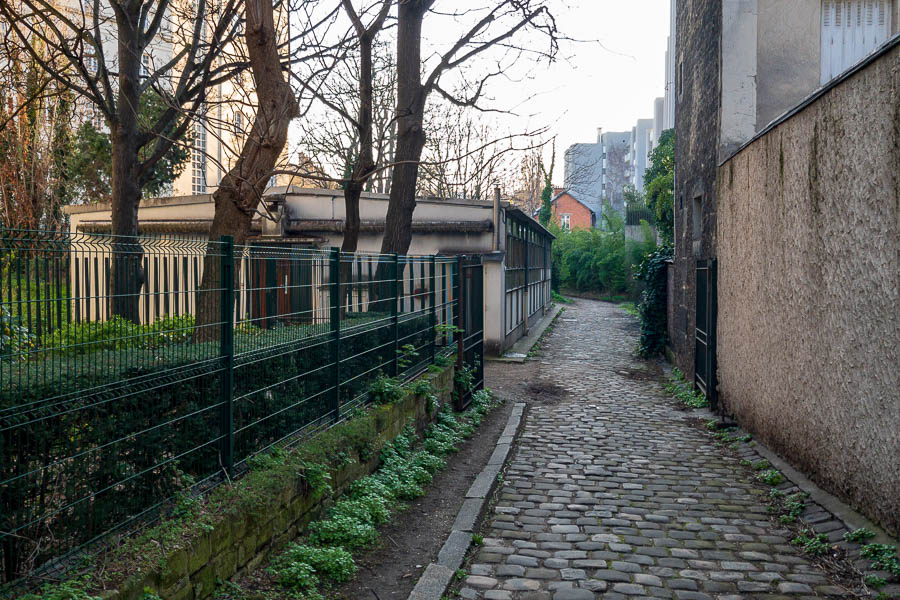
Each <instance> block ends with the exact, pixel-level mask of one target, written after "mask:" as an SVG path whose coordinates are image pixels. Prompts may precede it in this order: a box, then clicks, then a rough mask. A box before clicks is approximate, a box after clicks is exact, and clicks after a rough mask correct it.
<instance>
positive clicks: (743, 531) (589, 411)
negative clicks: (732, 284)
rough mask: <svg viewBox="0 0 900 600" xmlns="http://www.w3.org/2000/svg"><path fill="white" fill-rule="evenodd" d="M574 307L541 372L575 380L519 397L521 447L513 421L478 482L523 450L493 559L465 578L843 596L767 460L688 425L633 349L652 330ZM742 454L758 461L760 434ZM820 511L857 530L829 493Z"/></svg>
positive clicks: (621, 589)
mask: <svg viewBox="0 0 900 600" xmlns="http://www.w3.org/2000/svg"><path fill="white" fill-rule="evenodd" d="M567 310H568V311H571V315H572V316H573V318H572V320H571V321H566V322H560V323H559V324H558V325H557V327H556V328H555V329H554V330H553V332H552V333H551V334H550V335H549V336H548V337H547V338H546V342H545V343H544V344H543V345H542V350H541V358H540V359H539V360H538V361H534V362H532V363H530V364H531V365H533V368H532V370H530V371H528V377H534V378H535V381H541V382H542V383H547V384H555V385H556V386H559V387H560V388H563V389H564V390H565V391H566V392H567V393H566V394H565V395H562V394H560V395H558V396H555V397H552V398H551V397H550V396H549V395H545V396H544V397H542V398H539V399H535V400H533V402H532V404H531V405H530V406H529V407H528V410H527V413H526V411H525V410H524V404H522V403H517V404H516V405H515V406H514V408H513V414H514V415H518V416H520V417H521V420H522V423H521V424H519V431H520V434H519V438H518V441H517V442H516V443H515V444H514V445H511V446H508V445H510V444H512V435H513V434H514V433H515V428H514V427H509V428H508V429H506V430H504V431H503V432H502V435H501V437H500V439H499V445H498V447H497V448H496V449H495V451H494V454H493V455H492V457H491V459H490V460H489V463H491V464H493V466H494V467H495V468H496V469H497V470H496V471H494V472H493V475H492V476H491V477H487V476H484V477H481V478H480V479H478V478H477V479H476V481H475V483H474V484H473V485H472V487H471V488H470V491H469V494H468V495H467V497H468V498H480V497H482V496H483V495H486V494H487V493H488V491H489V490H490V488H491V486H492V485H493V484H494V481H495V480H496V473H497V472H499V469H500V467H501V466H502V465H503V464H508V468H507V470H506V473H505V475H504V480H503V483H502V488H501V489H500V491H499V494H498V496H497V498H498V500H497V502H496V505H495V506H493V507H492V508H491V509H490V514H488V515H486V518H485V522H486V523H488V525H487V527H486V530H485V531H484V533H485V537H486V539H485V545H484V546H483V547H482V548H480V549H479V550H478V552H477V553H476V555H475V558H474V559H473V560H474V561H475V563H476V564H478V565H481V567H479V569H478V573H475V572H474V570H472V575H471V576H470V577H469V579H473V578H477V577H480V578H481V579H473V582H472V584H469V582H468V579H467V580H466V582H467V583H466V586H465V587H466V588H468V589H471V590H475V591H476V592H477V593H478V594H479V597H480V598H485V599H486V600H508V599H509V600H581V599H585V600H587V599H588V598H591V599H593V598H599V597H602V598H604V600H607V599H609V600H615V599H617V598H622V599H628V598H634V597H635V596H637V595H641V596H645V597H654V598H678V599H701V600H704V599H708V598H710V599H711V598H717V599H721V600H737V598H772V599H776V598H785V599H790V600H798V599H801V598H803V597H804V596H814V595H816V594H819V595H820V596H830V597H840V594H838V593H834V592H835V591H836V589H839V588H833V586H830V584H829V582H828V581H827V580H825V579H824V578H823V577H822V575H821V573H820V572H818V571H817V570H815V569H814V568H813V567H812V566H811V565H810V562H809V560H808V559H807V558H806V557H805V556H804V555H803V554H802V553H801V552H800V551H799V550H798V549H797V548H795V547H794V546H792V545H791V544H790V541H789V540H790V538H791V537H792V534H791V533H790V532H789V531H787V530H786V529H785V528H784V527H781V526H778V525H775V524H773V523H772V522H770V521H769V519H768V516H767V514H766V510H765V506H764V504H763V502H762V501H761V500H762V497H763V496H764V495H765V494H766V491H765V489H764V488H762V487H760V485H759V484H758V483H757V482H756V481H754V477H753V474H752V473H751V472H749V471H748V470H747V469H745V468H744V467H742V466H741V465H740V462H739V459H738V458H736V457H733V456H725V455H723V454H721V453H720V450H719V449H718V448H717V446H716V445H715V443H714V442H713V441H712V440H711V439H710V438H709V436H708V434H707V433H706V432H704V431H701V430H699V429H698V428H695V427H692V426H691V425H690V424H688V423H686V422H685V419H686V416H687V417H688V418H689V413H688V415H686V414H685V413H684V412H682V411H680V410H678V409H677V408H676V407H675V406H674V403H673V401H672V400H671V399H669V398H667V397H666V396H665V394H664V393H663V392H662V390H661V386H660V384H659V381H658V380H655V379H654V376H653V375H652V373H651V371H648V368H649V366H648V363H644V362H642V361H639V360H637V359H636V358H635V357H634V355H633V348H634V346H635V344H636V342H637V333H636V330H635V328H633V327H631V326H630V325H628V326H625V324H626V323H629V321H628V320H627V318H626V317H624V316H623V315H622V314H621V312H620V311H619V309H617V308H616V307H614V306H612V305H608V304H603V303H599V302H588V301H579V302H578V303H576V304H574V305H572V306H571V307H569V308H568V309H567ZM567 314H570V313H568V312H567ZM638 373H648V374H649V375H648V376H643V375H642V376H636V375H635V374H638ZM632 375H634V376H632ZM738 454H739V456H740V458H741V459H745V460H750V461H754V460H758V459H759V457H758V455H757V454H756V452H755V451H754V450H753V449H752V448H749V447H740V448H739V449H738ZM781 487H782V488H783V489H784V490H790V489H791V488H792V487H793V484H790V483H789V482H786V483H785V484H782V486H781ZM805 516H808V517H809V522H810V523H813V524H814V525H815V528H816V530H817V531H819V532H822V533H825V534H826V535H827V536H830V538H831V537H833V538H835V539H837V538H839V537H840V536H841V535H842V533H843V531H844V526H843V524H841V523H840V522H839V521H837V520H836V519H835V518H834V517H833V516H832V515H831V514H829V513H828V512H827V511H825V510H824V509H822V508H821V507H819V506H814V507H813V506H811V507H810V508H809V509H808V510H807V512H806V515H805ZM470 521H471V522H472V523H474V517H473V518H471V519H466V520H465V522H460V523H457V527H456V529H458V530H459V531H468V527H469V525H468V523H469V522H470ZM490 582H493V584H492V585H491V586H490V587H480V588H479V587H477V585H475V584H480V585H483V586H485V585H487V584H488V583H490ZM489 594H492V595H489Z"/></svg>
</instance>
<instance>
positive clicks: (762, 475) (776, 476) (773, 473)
mask: <svg viewBox="0 0 900 600" xmlns="http://www.w3.org/2000/svg"><path fill="white" fill-rule="evenodd" d="M756 478H757V479H758V480H760V481H761V482H763V483H765V484H767V485H771V486H776V485H781V484H782V483H784V475H782V474H781V472H780V471H779V470H778V469H766V470H765V471H760V472H759V473H757V474H756Z"/></svg>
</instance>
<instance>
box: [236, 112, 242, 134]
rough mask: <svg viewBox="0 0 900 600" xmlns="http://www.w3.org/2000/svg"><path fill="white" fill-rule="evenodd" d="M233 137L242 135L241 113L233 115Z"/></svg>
mask: <svg viewBox="0 0 900 600" xmlns="http://www.w3.org/2000/svg"><path fill="white" fill-rule="evenodd" d="M234 135H236V136H238V137H240V136H242V135H244V115H243V113H241V112H236V113H234Z"/></svg>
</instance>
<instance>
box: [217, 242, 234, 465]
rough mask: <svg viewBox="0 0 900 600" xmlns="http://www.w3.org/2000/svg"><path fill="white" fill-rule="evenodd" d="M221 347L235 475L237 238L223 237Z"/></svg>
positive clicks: (227, 453)
mask: <svg viewBox="0 0 900 600" xmlns="http://www.w3.org/2000/svg"><path fill="white" fill-rule="evenodd" d="M221 243H222V260H221V262H220V268H221V271H220V273H219V275H220V278H219V281H220V282H221V284H222V286H221V297H220V299H219V304H220V312H221V314H220V328H221V331H220V333H219V345H220V354H221V356H222V360H223V365H222V367H223V370H222V378H221V390H220V393H221V396H220V398H221V404H222V466H223V467H224V468H225V470H226V471H227V472H228V476H229V477H232V476H233V475H234V238H233V237H231V236H230V235H223V236H222V238H221Z"/></svg>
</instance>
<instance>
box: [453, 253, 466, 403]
mask: <svg viewBox="0 0 900 600" xmlns="http://www.w3.org/2000/svg"><path fill="white" fill-rule="evenodd" d="M454 276H455V279H456V282H455V283H456V286H455V287H456V368H457V369H462V367H463V351H464V350H465V348H464V342H463V338H464V334H465V325H464V323H465V321H463V305H464V304H465V294H464V291H463V285H465V284H464V283H463V281H464V280H465V277H464V275H463V257H462V256H457V257H456V273H454ZM457 392H458V390H457ZM457 397H458V398H459V402H460V404H461V403H462V397H461V396H459V394H458V393H457Z"/></svg>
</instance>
